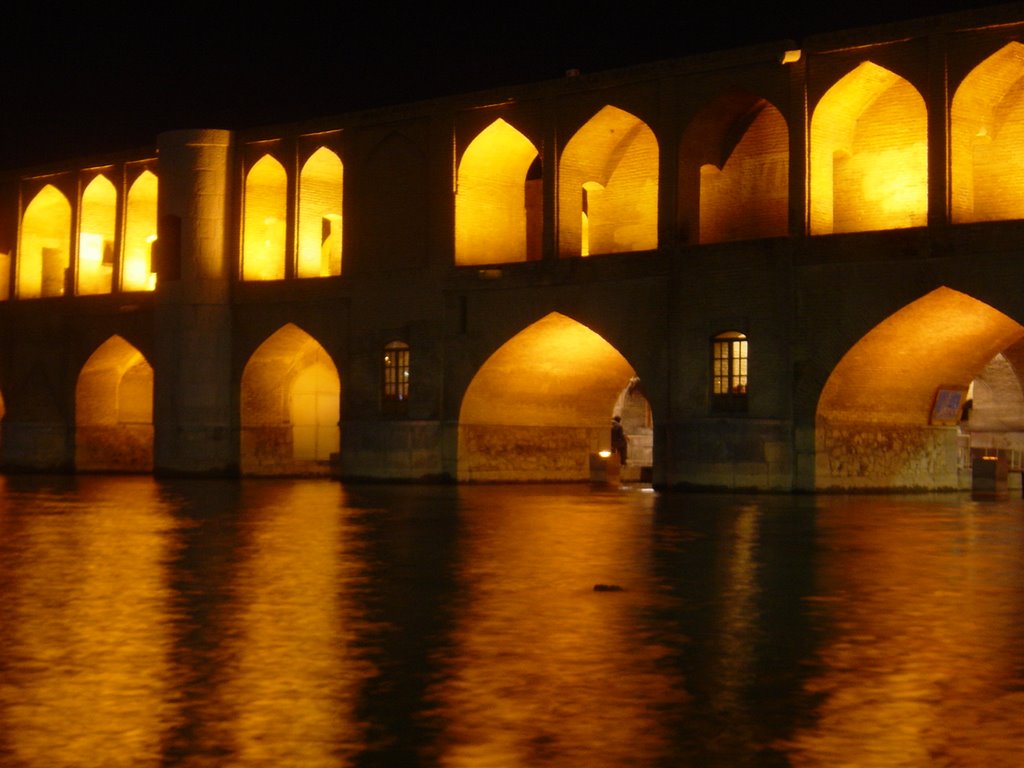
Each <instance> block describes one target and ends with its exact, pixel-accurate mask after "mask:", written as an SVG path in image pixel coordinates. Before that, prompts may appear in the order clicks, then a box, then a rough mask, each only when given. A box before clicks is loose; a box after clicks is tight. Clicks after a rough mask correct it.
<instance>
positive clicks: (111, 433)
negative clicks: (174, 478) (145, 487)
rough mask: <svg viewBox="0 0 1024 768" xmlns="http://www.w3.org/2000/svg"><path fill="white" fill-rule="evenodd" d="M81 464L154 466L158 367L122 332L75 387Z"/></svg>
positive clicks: (130, 468) (135, 468) (81, 467)
mask: <svg viewBox="0 0 1024 768" xmlns="http://www.w3.org/2000/svg"><path fill="white" fill-rule="evenodd" d="M75 468H76V469H79V470H93V471H95V470H103V471H114V470H116V471H120V472H148V471H150V470H152V468H153V369H152V367H151V366H150V365H149V363H148V362H147V361H146V358H145V357H143V356H142V354H141V353H140V352H139V351H138V350H137V349H136V348H135V347H133V346H132V345H131V344H129V343H128V342H127V341H125V340H124V339H123V338H121V337H120V336H112V337H111V338H109V339H107V340H106V341H105V342H104V343H103V344H102V345H101V346H100V347H99V348H98V349H97V350H96V351H95V352H93V354H92V355H91V356H90V357H89V359H88V360H87V361H86V363H85V365H84V366H82V370H81V372H80V373H79V375H78V381H77V383H76V385H75Z"/></svg>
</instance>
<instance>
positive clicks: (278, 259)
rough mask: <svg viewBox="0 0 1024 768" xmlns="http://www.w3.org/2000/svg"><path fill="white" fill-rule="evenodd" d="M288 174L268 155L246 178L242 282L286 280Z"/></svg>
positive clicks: (262, 158)
mask: <svg viewBox="0 0 1024 768" xmlns="http://www.w3.org/2000/svg"><path fill="white" fill-rule="evenodd" d="M287 194H288V174H287V173H286V172H285V170H284V166H282V165H281V163H279V162H278V161H277V160H276V159H274V157H272V156H271V155H264V156H263V157H261V158H260V159H259V160H258V161H257V162H256V164H255V165H253V167H252V168H251V169H250V170H249V173H248V174H247V175H246V177H245V218H244V222H243V227H244V232H245V234H244V237H243V239H242V279H243V280H282V279H284V276H285V258H286V255H285V254H286V249H285V245H286V244H285V238H286V231H287V219H288V202H287Z"/></svg>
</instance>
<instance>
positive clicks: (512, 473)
mask: <svg viewBox="0 0 1024 768" xmlns="http://www.w3.org/2000/svg"><path fill="white" fill-rule="evenodd" d="M635 375H636V374H635V373H634V371H633V368H632V367H631V366H630V365H629V363H628V362H627V361H626V359H625V358H624V357H622V355H621V354H619V352H618V351H616V350H615V348H614V347H612V346H611V345H610V344H609V343H608V342H607V341H605V340H604V339H603V338H602V337H601V336H599V335H598V334H596V333H594V332H593V331H592V330H590V329H589V328H587V327H586V326H584V325H582V324H581V323H578V322H576V321H575V320H572V319H571V318H568V317H566V316H565V315H562V314H559V313H557V312H555V313H551V314H549V315H547V316H546V317H544V318H542V319H541V320H538V321H537V322H536V323H534V324H533V325H531V326H529V327H528V328H526V329H525V330H523V331H521V332H520V333H518V334H517V335H516V336H514V337H513V338H512V339H510V340H509V341H508V342H506V343H505V344H504V345H503V346H502V347H501V348H499V349H498V350H497V351H496V352H494V354H492V355H491V357H490V358H488V360H487V362H485V363H484V365H483V366H481V368H480V370H479V371H477V374H476V376H474V377H473V380H472V382H470V385H469V387H468V388H467V389H466V394H465V395H464V396H463V400H462V407H461V410H460V413H459V477H460V479H465V480H508V479H515V480H552V479H559V480H583V479H586V478H587V477H588V475H589V470H588V463H587V462H588V457H589V455H590V454H591V453H595V452H597V451H598V450H600V449H601V448H607V446H608V431H609V423H610V420H611V414H612V409H613V407H614V405H615V402H616V400H617V398H618V396H619V393H620V392H621V391H622V389H623V387H625V386H626V384H628V383H629V381H630V379H632V378H633V377H634V376H635Z"/></svg>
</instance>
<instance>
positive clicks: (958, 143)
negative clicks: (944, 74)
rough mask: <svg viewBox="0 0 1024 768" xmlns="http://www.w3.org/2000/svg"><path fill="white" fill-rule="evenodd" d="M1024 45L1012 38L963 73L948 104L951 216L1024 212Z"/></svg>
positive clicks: (997, 216) (998, 216) (1008, 216)
mask: <svg viewBox="0 0 1024 768" xmlns="http://www.w3.org/2000/svg"><path fill="white" fill-rule="evenodd" d="M1022 144H1024V45H1022V44H1021V43H1018V42H1012V43H1009V44H1007V45H1006V46H1004V47H1003V48H1001V49H1000V50H998V51H996V53H994V54H992V55H991V56H989V57H988V58H987V59H985V61H983V62H981V64H979V65H978V66H977V67H975V68H974V69H973V70H972V71H971V72H970V74H968V75H967V77H965V78H964V80H963V82H962V83H961V84H960V87H959V88H957V90H956V95H955V96H953V103H952V106H951V108H950V159H951V185H952V190H953V192H952V215H953V221H955V222H966V221H994V220H998V219H1020V218H1024V186H1022V181H1021V179H1022V178H1024V157H1022V156H1021V151H1020V148H1021V146H1022Z"/></svg>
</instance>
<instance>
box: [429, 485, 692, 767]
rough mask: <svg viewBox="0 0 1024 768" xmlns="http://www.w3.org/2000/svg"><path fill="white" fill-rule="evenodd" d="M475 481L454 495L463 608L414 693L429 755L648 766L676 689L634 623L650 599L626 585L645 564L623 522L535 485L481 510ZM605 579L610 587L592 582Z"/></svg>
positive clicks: (639, 544)
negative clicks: (424, 686)
mask: <svg viewBox="0 0 1024 768" xmlns="http://www.w3.org/2000/svg"><path fill="white" fill-rule="evenodd" d="M481 490H486V489H472V488H463V489H461V490H460V497H461V499H462V502H463V505H464V510H465V511H464V513H463V515H464V517H463V523H462V524H463V526H465V529H466V531H465V534H464V536H465V541H466V542H467V545H466V547H465V548H463V549H461V550H460V552H461V553H462V557H461V561H460V562H459V563H458V579H459V582H460V586H459V589H460V591H461V592H463V593H464V594H465V595H466V599H465V605H466V609H465V610H463V611H460V612H459V614H458V621H457V623H456V624H455V626H454V628H453V631H452V638H453V643H452V647H451V649H450V650H448V651H447V653H446V656H445V658H442V659H439V661H440V662H441V663H442V665H443V667H444V670H445V674H444V675H443V676H441V677H440V682H438V683H437V684H436V685H434V686H433V688H432V689H431V690H430V691H428V694H427V698H428V699H429V700H430V701H432V702H434V708H433V709H432V710H431V711H430V712H429V713H428V714H429V715H430V716H431V717H432V718H434V719H436V720H437V721H438V722H439V723H441V727H442V729H443V732H442V735H441V737H440V738H439V739H438V744H439V746H440V749H441V751H440V753H439V754H438V756H437V762H438V764H439V765H441V766H445V767H446V768H461V767H462V766H465V767H466V768H470V767H471V766H472V767H473V768H475V767H476V766H481V765H494V766H499V765H500V766H506V765H507V766H528V765H547V766H565V767H566V768H568V767H570V766H571V767H572V768H577V767H578V766H582V765H597V764H601V763H604V764H607V765H653V764H654V763H655V762H656V761H657V757H658V756H659V755H664V754H666V753H667V749H666V746H665V745H666V743H667V742H669V741H670V740H671V737H672V734H671V732H670V727H669V726H668V725H667V724H666V722H665V719H666V718H665V717H664V714H665V713H666V712H669V711H672V710H673V709H674V708H675V707H677V706H679V705H681V704H684V703H685V701H686V694H685V692H684V691H683V689H682V685H681V681H679V680H676V679H674V678H673V677H672V675H671V674H669V673H668V672H667V671H666V668H665V667H664V666H663V665H661V664H660V663H659V662H661V661H662V660H663V659H664V657H665V656H666V655H667V654H668V653H669V649H667V648H666V647H664V646H663V645H661V644H660V643H659V641H657V640H654V639H652V638H651V637H650V636H649V635H648V634H647V633H645V632H644V631H643V629H642V627H641V624H642V622H643V619H642V617H643V615H644V614H645V611H647V610H649V609H650V608H651V603H650V601H651V600H653V599H656V598H652V597H651V595H650V594H649V593H646V594H645V592H644V589H643V587H639V586H638V585H639V584H641V583H644V582H645V581H646V580H647V579H648V578H649V571H650V567H651V564H650V561H649V551H648V548H647V541H646V539H645V538H644V537H643V535H641V536H639V537H638V536H637V535H636V533H637V525H636V520H635V518H633V517H632V516H630V515H619V514H614V513H610V512H609V509H608V508H607V507H604V506H603V505H601V504H600V503H599V502H593V501H591V502H588V501H587V500H586V499H585V497H584V498H580V499H571V498H568V497H562V498H561V499H559V498H557V497H553V496H550V495H547V496H546V495H545V494H544V493H543V492H539V491H537V490H534V491H532V492H531V491H524V493H517V494H514V495H509V496H508V497H507V498H508V499H509V501H510V503H511V504H512V506H499V508H495V505H494V496H493V495H488V494H486V492H485V493H484V494H481V495H480V496H479V498H477V492H479V491H481ZM609 581H614V582H615V583H616V585H617V586H621V587H623V591H622V592H595V591H594V589H593V587H594V585H595V584H599V583H608V582H609ZM634 589H635V591H634Z"/></svg>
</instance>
